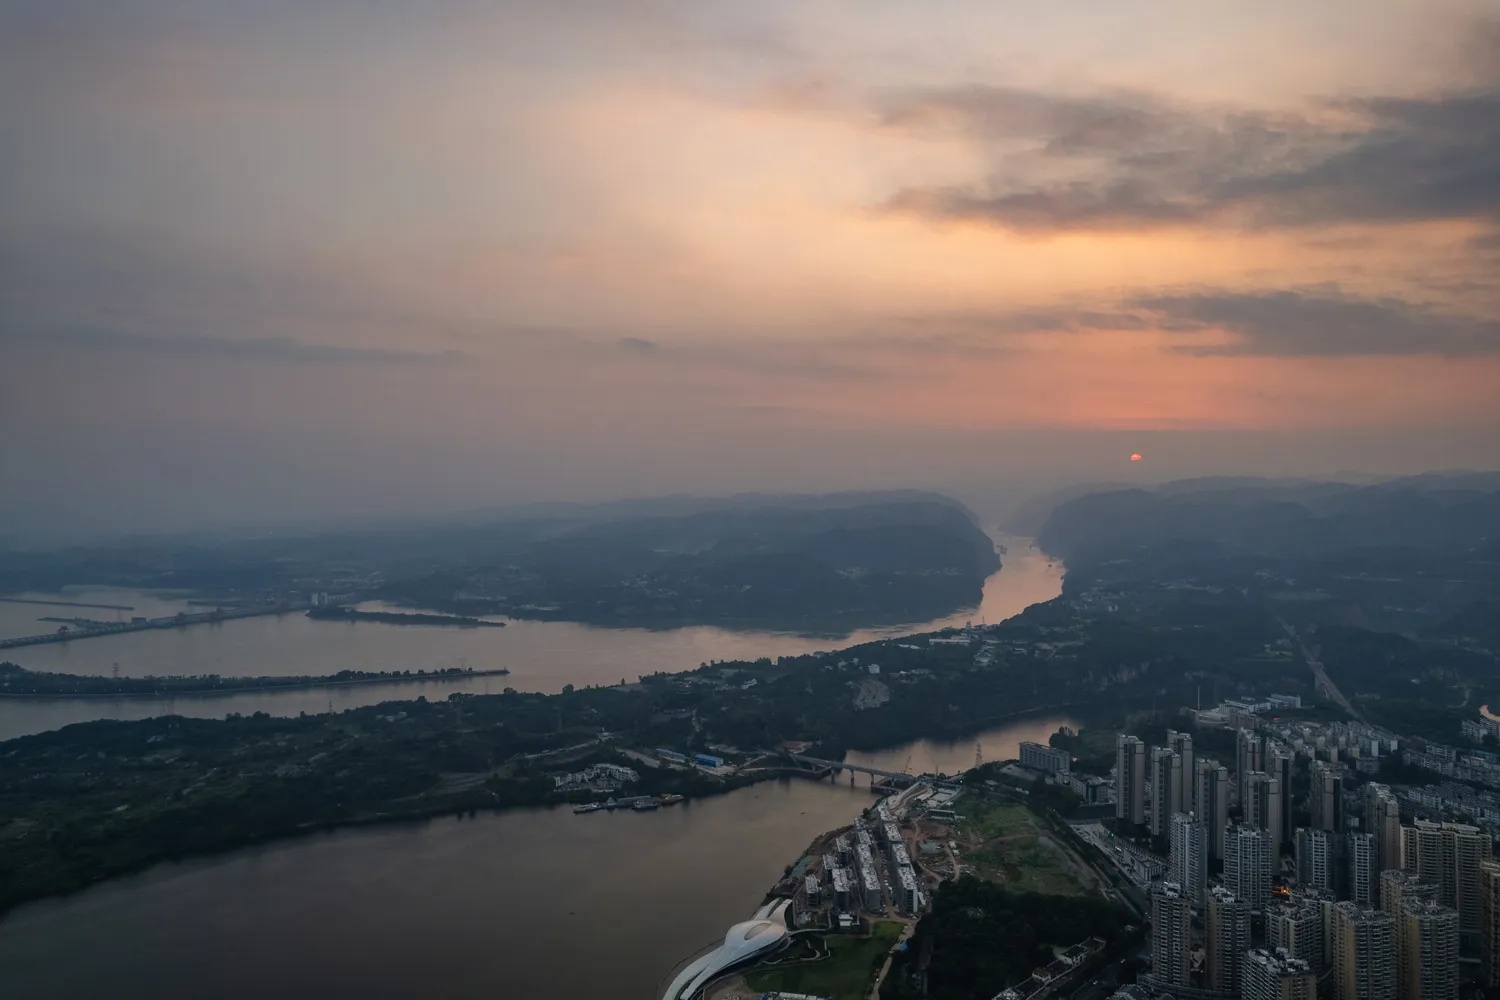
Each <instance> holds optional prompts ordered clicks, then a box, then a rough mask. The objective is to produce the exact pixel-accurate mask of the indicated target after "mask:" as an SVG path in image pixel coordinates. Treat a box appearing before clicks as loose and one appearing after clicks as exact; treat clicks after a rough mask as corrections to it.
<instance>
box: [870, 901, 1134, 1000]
mask: <svg viewBox="0 0 1500 1000" xmlns="http://www.w3.org/2000/svg"><path fill="white" fill-rule="evenodd" d="M1126 926H1127V914H1126V913H1125V911H1124V910H1123V909H1121V908H1120V907H1119V906H1117V905H1115V904H1113V903H1110V902H1107V901H1105V900H1104V899H1101V898H1098V897H1092V896H1085V897H1076V896H1068V897H1055V896H1042V895H1037V894H1035V893H1025V892H1015V891H1013V890H1010V889H1007V888H1006V887H1005V886H1003V885H998V884H995V883H991V882H982V881H980V880H979V879H976V878H974V877H973V876H971V875H966V876H964V877H963V878H961V879H959V880H958V881H956V882H945V883H943V885H941V886H940V887H939V888H938V891H937V894H936V896H935V897H934V898H933V901H932V910H931V912H929V913H928V914H927V915H926V916H924V917H923V918H922V919H921V921H920V922H919V923H918V924H917V930H916V933H915V934H913V935H912V937H911V940H910V943H909V946H908V947H907V949H906V950H905V951H902V952H898V953H897V955H896V959H895V962H894V963H893V965H892V968H891V972H890V975H888V976H887V977H886V981H885V985H884V987H883V988H882V989H881V997H882V998H883V1000H915V998H917V997H922V996H926V997H928V998H930V1000H973V998H975V997H990V996H994V995H995V994H997V993H999V992H1000V991H1002V990H1004V989H1005V988H1006V987H1008V986H1013V985H1015V984H1016V983H1018V982H1020V981H1021V980H1023V979H1025V978H1026V977H1027V976H1029V975H1031V972H1032V970H1033V969H1037V968H1040V967H1042V966H1045V965H1047V964H1048V963H1049V962H1051V961H1052V960H1053V958H1055V957H1056V956H1055V955H1054V953H1053V950H1052V949H1053V947H1054V946H1057V947H1067V946H1069V945H1074V944H1077V943H1079V942H1080V941H1083V940H1085V939H1087V938H1090V937H1099V938H1103V939H1104V940H1105V941H1106V942H1114V941H1118V940H1120V938H1121V936H1122V935H1123V934H1124V933H1125V932H1126ZM923 962H925V965H926V992H925V993H923V992H921V990H920V989H919V988H917V987H916V985H915V976H914V972H915V971H916V966H917V965H918V964H919V963H923Z"/></svg>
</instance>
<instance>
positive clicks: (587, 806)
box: [573, 802, 603, 813]
mask: <svg viewBox="0 0 1500 1000" xmlns="http://www.w3.org/2000/svg"><path fill="white" fill-rule="evenodd" d="M601 808H603V807H602V806H600V805H599V803H597V802H585V803H584V804H583V805H581V806H574V807H573V811H574V812H575V813H591V812H597V811H599V810H600V809H601Z"/></svg>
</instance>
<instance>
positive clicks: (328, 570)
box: [0, 491, 1000, 633]
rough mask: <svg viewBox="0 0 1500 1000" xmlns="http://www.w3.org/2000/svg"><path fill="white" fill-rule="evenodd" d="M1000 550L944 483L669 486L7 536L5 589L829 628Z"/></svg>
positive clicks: (895, 614) (976, 593)
mask: <svg viewBox="0 0 1500 1000" xmlns="http://www.w3.org/2000/svg"><path fill="white" fill-rule="evenodd" d="M999 565H1000V563H999V559H998V557H997V556H996V554H995V548H994V545H993V543H992V542H991V541H990V539H989V538H988V537H987V536H986V535H985V533H984V532H983V531H981V530H980V528H979V526H978V524H977V523H976V522H975V519H974V516H973V515H972V514H971V513H970V512H969V511H968V510H967V509H966V508H964V507H963V506H962V505H961V504H959V503H957V502H956V501H954V500H951V499H949V498H947V497H944V496H941V495H939V494H934V493H918V492H912V491H900V492H890V493H841V494H824V495H789V496H774V495H746V496H736V497H726V498H718V499H701V498H689V497H672V498H667V499H663V500H660V501H643V500H640V501H631V502H629V503H619V504H607V505H599V506H594V507H586V506H577V505H556V506H550V507H549V506H538V507H532V508H527V509H525V510H521V511H512V512H509V513H506V512H489V513H488V514H480V515H470V516H466V517H462V518H455V519H452V520H449V521H445V522H433V523H402V524H392V525H387V526H384V527H361V528H358V529H349V530H335V531H325V532H321V533H301V534H298V533H287V532H275V533H269V532H268V533H265V534H262V535H258V536H255V537H241V538H230V539H223V540H217V541H209V540H205V539H203V538H195V539H145V540H130V541H125V542H121V543H119V544H116V545H104V546H93V547H80V548H71V549H65V550H57V551H43V552H37V551H11V552H0V594H3V593H17V592H23V591H27V590H36V591H53V590H58V589H60V588H62V587H65V586H69V585H79V584H84V585H86V584H104V585H119V586H127V587H140V588H170V589H178V590H186V591H189V592H191V593H194V594H196V595H198V596H199V597H202V598H211V599H212V600H214V601H215V602H222V603H224V604H225V605H226V606H234V605H239V604H266V603H286V604H287V605H289V606H297V605H303V606H305V604H306V603H307V601H308V600H309V599H310V596H309V595H310V594H312V593H319V592H321V593H327V594H331V595H333V596H334V599H335V600H337V601H338V602H339V603H340V604H352V603H354V602H357V601H361V600H368V599H384V600H387V601H392V602H395V603H398V604H403V605H407V606H411V607H416V608H429V609H435V610H441V611H448V612H453V613H456V614H460V615H486V614H506V615H511V616H514V617H520V618H551V619H566V620H573V621H586V622H591V623H595V624H602V625H631V626H641V625H644V626H671V625H681V624H723V625H737V626H746V627H756V628H776V629H805V630H810V631H819V632H822V631H827V632H835V633H839V632H844V631H848V630H851V629H856V628H862V627H868V626H873V625H883V624H900V623H907V622H920V621H925V620H928V619H931V618H935V617H941V616H944V615H947V614H950V613H953V612H957V611H959V610H961V609H963V608H965V607H971V606H974V605H976V604H978V603H979V599H980V596H981V593H982V590H983V584H984V579H985V578H986V577H987V576H988V575H989V574H991V573H993V572H994V571H995V570H996V569H998V568H999Z"/></svg>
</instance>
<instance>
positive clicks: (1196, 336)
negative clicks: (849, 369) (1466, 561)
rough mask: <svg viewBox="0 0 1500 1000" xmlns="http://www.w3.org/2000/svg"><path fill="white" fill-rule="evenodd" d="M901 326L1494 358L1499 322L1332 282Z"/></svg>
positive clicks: (963, 336)
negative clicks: (1363, 294) (1351, 291)
mask: <svg viewBox="0 0 1500 1000" xmlns="http://www.w3.org/2000/svg"><path fill="white" fill-rule="evenodd" d="M901 322H903V323H904V324H906V325H908V326H910V327H921V328H923V329H925V330H936V331H940V332H939V333H938V334H937V335H933V336H929V337H927V338H925V339H924V341H923V342H924V343H925V344H926V345H927V346H928V347H929V348H930V349H931V350H934V351H937V352H940V353H949V354H952V353H960V352H966V353H974V352H976V351H977V350H979V349H982V348H989V349H998V348H1003V347H1004V346H1005V345H1007V344H1018V343H1020V342H1021V341H1020V338H1024V337H1030V336H1034V335H1048V334H1056V335H1072V334H1079V333H1125V334H1139V333H1151V332H1155V333H1165V334H1169V335H1180V336H1182V337H1183V338H1185V342H1181V343H1179V344H1177V345H1176V346H1175V347H1172V348H1170V349H1171V350H1172V351H1173V352H1174V353H1177V354H1189V355H1195V356H1216V357H1218V356H1247V357H1248V356H1256V357H1283V358H1313V357H1353V356H1383V357H1413V356H1418V355H1421V356H1437V357H1474V356H1479V355H1487V354H1500V320H1497V319H1491V318H1486V317H1482V316H1472V315H1461V314H1456V313H1451V312H1442V311H1439V310H1437V309H1434V308H1432V307H1430V306H1428V305H1425V304H1421V303H1414V302H1407V301H1404V300H1402V299H1396V298H1360V297H1358V296H1353V295H1348V294H1345V293H1344V292H1342V291H1341V290H1340V289H1338V288H1337V287H1335V286H1320V287H1316V288H1300V289H1291V290H1277V289H1268V290H1259V291H1231V290H1226V289H1206V290H1199V291H1189V292H1182V291H1168V292H1158V293H1152V294H1145V295H1138V296H1133V297H1129V298H1125V299H1120V300H1116V301H1113V302H1103V301H1101V302H1096V303H1093V304H1089V305H1081V306H1070V307H1059V308H1056V309H1031V310H1021V311H1014V312H1005V311H996V312H984V311H971V312H949V313H932V314H927V315H919V316H908V317H904V318H903V319H902V321H901ZM1214 334H1219V335H1222V334H1228V335H1229V336H1230V337H1231V338H1232V339H1231V340H1230V341H1229V342H1227V343H1226V342H1212V343H1210V342H1205V336H1204V335H1214Z"/></svg>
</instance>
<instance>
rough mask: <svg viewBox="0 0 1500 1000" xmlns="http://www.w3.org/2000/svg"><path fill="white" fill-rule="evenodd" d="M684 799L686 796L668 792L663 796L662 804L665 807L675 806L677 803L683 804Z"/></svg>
mask: <svg viewBox="0 0 1500 1000" xmlns="http://www.w3.org/2000/svg"><path fill="white" fill-rule="evenodd" d="M683 798H684V796H681V795H678V794H677V793H676V792H667V793H665V794H664V795H662V797H661V804H662V805H664V806H675V805H676V804H677V803H679V802H681V801H682V800H683Z"/></svg>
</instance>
